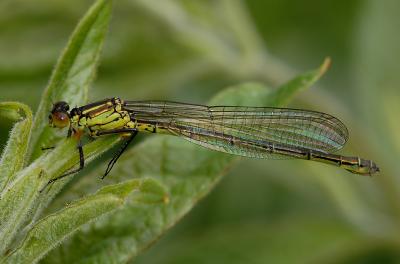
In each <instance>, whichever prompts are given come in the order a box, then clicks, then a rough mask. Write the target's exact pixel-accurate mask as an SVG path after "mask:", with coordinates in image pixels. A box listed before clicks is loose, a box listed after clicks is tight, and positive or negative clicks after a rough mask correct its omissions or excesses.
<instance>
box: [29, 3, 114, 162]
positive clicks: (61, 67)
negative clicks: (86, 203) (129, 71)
mask: <svg viewBox="0 0 400 264" xmlns="http://www.w3.org/2000/svg"><path fill="white" fill-rule="evenodd" d="M111 4H112V1H111V0H98V1H96V3H95V4H94V5H93V6H92V7H91V8H90V10H89V11H88V12H87V13H86V15H85V16H84V17H83V18H82V19H81V21H80V22H79V24H78V26H77V27H76V29H75V31H74V33H73V34H72V35H71V37H70V39H69V42H68V44H67V46H66V48H65V50H64V52H63V54H62V55H61V57H60V58H59V60H58V62H57V65H56V67H55V69H54V71H53V74H52V77H51V79H50V82H49V84H48V86H47V88H46V89H45V91H44V93H43V95H42V100H41V102H40V104H39V109H38V111H37V112H36V115H35V120H34V123H33V130H32V131H33V132H32V137H31V142H30V153H33V156H32V159H35V158H37V157H38V156H39V155H40V154H41V151H40V148H41V147H42V146H43V145H45V146H48V144H50V143H51V141H52V139H53V137H54V131H53V130H54V129H51V128H49V127H48V126H47V116H48V113H49V111H50V109H51V108H52V103H55V102H57V101H66V102H68V103H69V105H70V106H71V107H75V106H79V105H82V104H83V103H85V102H86V101H87V95H88V89H89V85H90V83H91V81H92V80H93V78H94V76H95V72H96V68H97V63H98V60H99V56H100V51H101V48H102V46H103V42H104V38H105V34H106V32H107V28H108V24H109V20H110V15H111Z"/></svg>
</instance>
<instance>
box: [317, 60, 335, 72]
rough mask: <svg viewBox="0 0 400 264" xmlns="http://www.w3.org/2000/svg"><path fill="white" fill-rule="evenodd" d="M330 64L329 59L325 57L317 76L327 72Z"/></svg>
mask: <svg viewBox="0 0 400 264" xmlns="http://www.w3.org/2000/svg"><path fill="white" fill-rule="evenodd" d="M331 64H332V60H331V58H330V57H326V58H325V59H324V62H323V63H322V65H321V66H320V67H319V76H322V75H324V74H325V73H326V72H327V71H328V70H329V68H330V67H331Z"/></svg>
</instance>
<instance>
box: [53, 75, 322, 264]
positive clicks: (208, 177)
mask: <svg viewBox="0 0 400 264" xmlns="http://www.w3.org/2000/svg"><path fill="white" fill-rule="evenodd" d="M315 74H316V75H317V74H320V72H319V71H317V72H315ZM305 76H306V77H298V78H303V79H307V80H308V79H309V78H310V79H312V78H311V75H310V74H306V75H305ZM314 78H315V77H314ZM309 84H310V82H299V81H297V82H293V81H291V85H285V86H283V88H282V89H284V90H285V92H284V94H285V95H286V96H289V97H291V96H292V95H293V94H294V93H295V92H296V91H298V90H299V89H301V88H304V87H308V86H309ZM296 85H297V86H296ZM277 93H283V91H279V90H278V91H276V92H270V90H269V89H267V88H266V87H264V86H262V85H260V84H256V83H247V84H243V85H239V86H237V87H231V88H229V89H226V90H225V91H223V92H222V93H220V94H218V95H217V96H216V97H215V98H214V99H212V100H211V103H212V104H231V103H232V104H233V103H234V104H236V105H255V104H256V105H259V106H260V105H263V103H262V102H271V100H272V99H270V96H271V95H272V96H274V98H275V100H276V101H274V102H272V103H274V104H275V105H280V104H282V101H284V100H283V99H282V97H281V96H275V95H276V94H277ZM237 160H238V158H237V157H235V156H232V155H227V154H222V153H219V152H215V151H211V150H207V149H204V148H201V147H199V146H196V145H194V144H190V143H188V142H186V141H184V140H183V139H179V138H175V137H171V136H161V135H160V136H156V137H154V138H153V139H149V140H146V141H145V142H143V143H140V144H139V145H137V146H136V147H135V148H133V149H131V150H129V151H128V152H127V153H125V154H124V155H123V156H122V157H121V159H120V160H119V162H118V164H117V165H116V168H115V169H114V171H113V172H112V173H111V174H112V175H110V176H109V178H108V181H112V182H118V181H121V180H124V179H127V178H132V177H140V178H141V177H151V178H155V179H158V180H159V181H160V182H161V183H162V184H163V185H165V186H166V188H167V190H168V193H170V202H169V204H168V205H167V206H157V205H155V206H154V207H150V208H148V207H145V208H143V207H140V206H139V207H138V206H137V205H135V204H131V203H127V204H126V205H125V206H124V208H123V209H121V210H119V211H118V212H115V213H114V214H112V215H109V216H107V219H106V220H105V221H103V222H102V223H101V225H98V226H96V228H92V229H90V230H84V231H82V234H78V235H76V236H74V237H73V238H72V239H71V241H70V242H69V243H67V244H64V245H63V246H62V248H60V249H59V251H55V252H54V253H52V254H50V256H49V258H48V259H47V261H48V262H51V263H52V262H54V261H56V260H57V259H59V258H60V257H61V256H65V259H64V261H65V262H77V261H79V260H81V259H80V258H79V257H78V256H82V255H85V260H84V261H85V262H87V263H90V262H97V261H99V259H102V258H101V256H105V255H107V253H106V252H110V251H112V252H113V254H114V255H113V257H110V258H107V260H106V261H104V262H107V261H108V262H112V261H116V259H118V262H126V261H127V260H130V259H132V258H134V257H135V256H136V255H137V254H139V253H140V252H141V251H142V250H143V249H144V248H146V247H148V246H149V245H150V244H151V243H154V241H156V240H157V238H158V237H159V236H160V235H162V234H163V233H164V232H166V230H168V229H169V228H170V227H172V226H173V225H174V224H175V223H176V222H177V221H179V219H181V218H182V217H183V216H184V215H185V214H186V213H187V212H189V211H190V209H191V208H193V206H194V205H195V204H196V203H197V202H198V201H199V200H200V199H201V198H203V197H204V196H205V195H206V194H207V193H208V192H210V191H211V190H212V188H213V187H214V186H215V184H216V183H218V181H219V180H221V178H222V176H223V175H225V174H226V173H227V171H228V170H229V168H230V167H231V166H232V165H233V164H234V162H235V161H237ZM101 173H102V170H95V171H94V172H93V174H94V175H101ZM94 175H93V176H94ZM90 178H93V177H90ZM87 179H89V177H87V178H86V179H85V180H82V181H81V182H80V183H79V182H78V184H77V185H75V186H74V187H73V188H72V192H73V193H82V192H83V190H85V189H88V188H89V186H93V184H98V183H96V182H93V181H90V182H89V181H88V180H87ZM65 199H66V198H63V197H60V200H61V201H62V200H65ZM77 245H79V246H77ZM65 252H68V254H65ZM61 254H62V255H61Z"/></svg>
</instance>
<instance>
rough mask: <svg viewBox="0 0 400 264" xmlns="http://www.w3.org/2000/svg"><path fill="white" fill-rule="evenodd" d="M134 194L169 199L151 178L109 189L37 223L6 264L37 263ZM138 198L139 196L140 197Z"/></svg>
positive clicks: (128, 182) (103, 189) (136, 180)
mask: <svg viewBox="0 0 400 264" xmlns="http://www.w3.org/2000/svg"><path fill="white" fill-rule="evenodd" d="M153 191H154V192H153ZM134 192H138V193H139V194H141V193H144V194H145V195H153V196H158V201H159V202H162V201H163V200H164V198H165V197H166V193H165V190H164V189H163V187H162V186H160V185H159V184H158V183H157V182H156V181H155V180H152V179H135V180H130V181H126V182H123V183H119V184H116V185H112V186H106V187H104V188H102V189H100V190H99V191H98V192H97V193H96V194H94V195H90V196H87V197H85V198H83V199H81V200H79V201H75V202H73V203H72V204H70V205H68V206H67V207H65V208H63V209H62V210H60V211H58V212H56V213H54V214H51V215H49V216H47V217H45V218H43V219H42V220H40V221H39V222H37V223H36V224H35V225H34V226H33V228H32V229H31V230H29V232H28V234H27V236H26V238H25V240H24V241H23V243H22V245H21V246H20V247H19V248H17V249H16V250H15V251H14V252H12V253H11V254H10V255H9V256H8V257H7V258H6V259H5V261H6V262H7V263H36V262H37V261H39V260H40V259H41V258H43V256H44V255H46V254H47V253H48V252H49V251H50V250H51V249H53V248H54V247H56V246H58V245H59V244H60V243H61V242H62V241H63V240H65V239H66V238H67V237H68V236H70V235H71V234H73V233H74V232H75V231H76V230H77V229H78V228H80V227H82V226H83V225H84V224H87V223H90V222H93V221H94V220H96V219H98V218H99V217H101V216H103V215H105V214H107V213H109V212H111V211H114V210H116V209H118V208H120V207H121V206H122V205H123V204H124V202H125V201H126V200H127V197H128V195H130V194H131V193H134ZM135 194H136V193H135ZM135 197H140V195H139V196H138V195H136V196H135ZM131 200H132V199H131ZM137 200H138V201H137V202H138V203H143V202H142V201H141V200H140V199H137Z"/></svg>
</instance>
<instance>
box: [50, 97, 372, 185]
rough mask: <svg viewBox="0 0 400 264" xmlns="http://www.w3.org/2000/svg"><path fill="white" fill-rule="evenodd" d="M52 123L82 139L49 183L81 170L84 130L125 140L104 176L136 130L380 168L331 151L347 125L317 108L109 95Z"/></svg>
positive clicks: (264, 154) (251, 152)
mask: <svg viewBox="0 0 400 264" xmlns="http://www.w3.org/2000/svg"><path fill="white" fill-rule="evenodd" d="M49 122H50V124H51V125H52V126H53V127H57V128H64V127H69V129H68V136H71V135H73V136H75V137H76V138H77V139H78V140H79V141H78V142H79V143H78V151H79V156H80V166H79V168H78V169H75V170H71V171H69V172H67V173H65V174H63V175H61V176H59V177H57V178H54V179H52V180H50V181H49V183H48V184H50V183H51V182H54V181H56V180H58V179H60V178H63V177H65V176H67V175H71V174H73V173H75V172H77V171H79V170H81V169H83V167H84V164H85V159H84V155H83V150H82V143H81V136H82V135H84V134H85V133H86V134H88V135H89V136H90V137H92V138H96V137H99V136H105V135H110V134H121V135H123V136H124V138H125V142H124V143H123V144H122V146H121V148H120V150H119V151H118V152H117V153H116V154H115V156H114V157H113V158H112V159H111V161H110V162H109V163H108V166H107V169H106V171H105V173H104V176H103V178H104V177H105V176H106V175H107V174H108V173H109V172H110V171H111V169H112V167H113V166H114V164H115V163H116V161H117V160H118V158H119V157H120V156H121V154H122V153H123V152H124V151H125V149H126V148H127V146H128V145H129V143H130V142H132V140H133V138H134V137H135V136H136V135H137V133H138V132H150V133H164V134H170V135H175V136H179V137H182V138H184V139H186V140H189V141H191V142H193V143H196V144H198V145H201V146H203V147H206V148H209V149H213V150H217V151H221V152H225V153H229V154H234V155H239V156H245V157H251V158H276V157H277V158H285V157H286V158H287V157H292V158H297V159H305V160H313V161H318V162H323V163H327V164H331V165H335V166H339V167H342V168H344V169H346V170H348V171H350V172H352V173H356V174H361V175H372V174H374V173H376V172H378V171H379V168H378V167H377V165H376V164H375V163H374V162H373V161H371V160H365V159H362V158H359V157H346V156H341V155H337V154H332V152H334V151H337V150H339V149H341V148H342V147H343V145H344V144H345V143H346V141H347V138H348V131H347V128H346V126H345V125H344V124H343V123H342V122H341V121H340V120H339V119H337V118H335V117H333V116H331V115H329V114H325V113H321V112H315V111H308V110H300V109H289V108H275V107H241V106H203V105H194V104H186V103H177V102H164V101H123V100H121V99H119V98H111V99H106V100H103V101H99V102H95V103H92V104H88V105H85V106H81V107H76V108H73V109H72V110H71V111H69V105H68V104H67V103H66V102H58V103H56V104H54V106H53V109H52V110H51V114H50V115H49Z"/></svg>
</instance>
